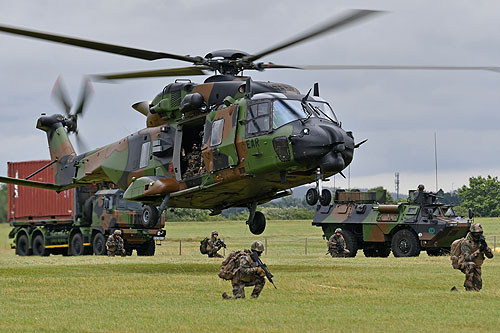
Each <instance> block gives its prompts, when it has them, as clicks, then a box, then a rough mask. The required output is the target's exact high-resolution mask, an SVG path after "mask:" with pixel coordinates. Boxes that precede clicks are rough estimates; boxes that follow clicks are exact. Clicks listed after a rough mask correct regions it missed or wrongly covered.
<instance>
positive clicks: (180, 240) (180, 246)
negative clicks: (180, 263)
mask: <svg viewBox="0 0 500 333" xmlns="http://www.w3.org/2000/svg"><path fill="white" fill-rule="evenodd" d="M179 255H182V239H179Z"/></svg>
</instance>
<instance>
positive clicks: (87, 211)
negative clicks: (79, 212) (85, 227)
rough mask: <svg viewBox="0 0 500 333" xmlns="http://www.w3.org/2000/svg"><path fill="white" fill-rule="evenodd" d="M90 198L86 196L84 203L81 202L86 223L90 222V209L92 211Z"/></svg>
mask: <svg viewBox="0 0 500 333" xmlns="http://www.w3.org/2000/svg"><path fill="white" fill-rule="evenodd" d="M92 202H93V200H92V198H88V199H87V200H86V201H85V203H84V204H83V217H85V219H86V220H87V223H89V224H90V223H92V211H93V205H92Z"/></svg>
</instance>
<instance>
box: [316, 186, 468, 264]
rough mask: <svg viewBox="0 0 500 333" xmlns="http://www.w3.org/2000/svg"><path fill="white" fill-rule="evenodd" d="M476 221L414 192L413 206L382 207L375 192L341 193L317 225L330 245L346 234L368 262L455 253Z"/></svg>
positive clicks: (324, 209)
mask: <svg viewBox="0 0 500 333" xmlns="http://www.w3.org/2000/svg"><path fill="white" fill-rule="evenodd" d="M470 223H471V222H470V221H469V220H466V219H464V218H463V217H460V216H458V215H457V214H456V213H455V211H454V209H453V207H452V206H451V205H445V204H441V203H438V202H437V200H436V195H435V194H433V193H430V192H415V191H410V193H409V197H408V201H407V202H403V203H399V204H396V205H386V204H380V203H378V202H377V200H376V193H375V192H357V191H349V192H347V191H343V190H337V191H336V193H335V197H334V203H333V204H330V205H326V206H322V205H318V206H317V208H316V213H315V215H314V220H313V223H312V224H313V225H315V226H318V227H321V228H322V229H323V233H324V234H323V237H324V238H326V239H329V238H330V236H331V235H332V234H333V233H334V231H335V229H336V228H341V229H342V231H343V236H344V239H345V241H346V246H347V248H348V249H349V251H350V256H351V257H354V256H356V253H357V251H358V249H363V253H364V254H365V256H366V257H388V256H389V254H390V253H391V251H392V253H393V255H394V256H395V257H414V256H418V255H419V254H420V251H421V250H426V252H427V254H428V255H433V256H434V255H442V254H445V253H447V252H449V249H450V246H451V243H452V242H453V241H454V240H455V239H458V238H461V237H464V236H465V235H466V234H467V231H468V230H469V227H470Z"/></svg>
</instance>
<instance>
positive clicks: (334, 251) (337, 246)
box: [327, 228, 350, 258]
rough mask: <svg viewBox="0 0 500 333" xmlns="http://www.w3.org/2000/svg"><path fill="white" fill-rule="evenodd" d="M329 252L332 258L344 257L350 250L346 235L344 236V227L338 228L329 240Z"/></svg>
mask: <svg viewBox="0 0 500 333" xmlns="http://www.w3.org/2000/svg"><path fill="white" fill-rule="evenodd" d="M327 244H328V252H327V253H330V255H331V256H332V258H335V257H337V258H344V257H345V256H347V255H348V254H349V253H350V252H349V250H348V249H347V247H346V244H345V240H344V236H342V229H340V228H337V229H335V232H334V233H333V235H332V236H331V237H330V239H329V240H328V243H327Z"/></svg>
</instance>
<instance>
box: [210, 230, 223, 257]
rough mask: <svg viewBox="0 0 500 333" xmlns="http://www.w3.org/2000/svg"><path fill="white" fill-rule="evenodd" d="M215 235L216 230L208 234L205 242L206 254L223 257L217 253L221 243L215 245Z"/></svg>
mask: <svg viewBox="0 0 500 333" xmlns="http://www.w3.org/2000/svg"><path fill="white" fill-rule="evenodd" d="M217 236H219V234H218V233H217V231H215V230H214V231H212V235H211V236H210V239H209V240H208V243H207V254H208V257H209V258H214V257H215V258H224V256H223V255H220V254H218V253H217V252H218V251H219V250H220V248H221V247H222V246H221V245H217V244H216V243H217Z"/></svg>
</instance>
